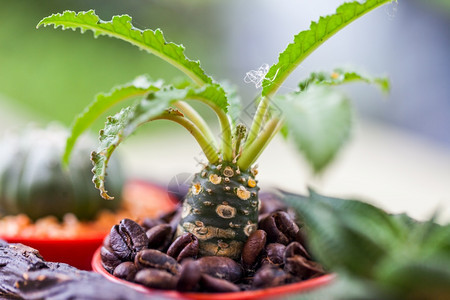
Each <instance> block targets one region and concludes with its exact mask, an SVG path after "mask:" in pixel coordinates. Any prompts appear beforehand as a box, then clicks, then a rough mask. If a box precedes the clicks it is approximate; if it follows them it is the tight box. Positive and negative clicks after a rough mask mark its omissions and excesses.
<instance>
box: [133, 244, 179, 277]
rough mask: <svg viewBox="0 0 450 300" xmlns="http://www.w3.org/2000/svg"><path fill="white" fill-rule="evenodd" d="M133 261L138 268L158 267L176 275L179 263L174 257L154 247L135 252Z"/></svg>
mask: <svg viewBox="0 0 450 300" xmlns="http://www.w3.org/2000/svg"><path fill="white" fill-rule="evenodd" d="M134 263H135V265H136V267H137V268H138V269H139V270H140V269H144V268H152V269H159V270H164V271H166V272H169V273H171V274H172V275H178V273H179V270H180V265H179V264H178V263H177V261H176V260H175V259H174V258H172V257H170V256H169V255H167V254H165V253H162V252H161V251H158V250H154V249H144V250H142V251H139V252H138V253H137V254H136V258H135V260H134Z"/></svg>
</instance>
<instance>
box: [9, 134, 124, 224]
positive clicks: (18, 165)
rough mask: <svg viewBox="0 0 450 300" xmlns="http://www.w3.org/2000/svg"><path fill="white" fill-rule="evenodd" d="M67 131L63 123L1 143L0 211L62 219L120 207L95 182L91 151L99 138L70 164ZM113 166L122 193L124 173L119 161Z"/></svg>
mask: <svg viewBox="0 0 450 300" xmlns="http://www.w3.org/2000/svg"><path fill="white" fill-rule="evenodd" d="M66 136H67V131H66V130H64V129H62V128H61V127H57V126H50V127H48V128H46V129H40V128H36V127H29V128H27V129H26V130H24V132H23V133H21V134H8V135H6V136H5V137H4V138H3V139H2V140H1V141H0V212H1V214H2V215H16V214H20V213H23V214H26V215H27V216H28V217H30V218H31V219H32V220H36V219H38V218H41V217H45V216H55V217H57V218H59V219H61V218H62V217H63V216H64V214H66V213H73V214H75V215H76V216H77V217H78V218H79V219H81V220H91V219H93V218H95V216H96V215H97V213H98V212H99V211H100V210H102V209H109V210H115V209H116V208H117V207H118V205H119V204H120V199H119V198H120V197H118V198H117V200H114V201H105V200H104V199H102V198H101V197H100V196H99V195H98V193H97V191H96V189H95V188H94V187H93V186H92V181H91V176H92V173H91V169H92V164H91V163H90V162H89V159H88V157H89V152H90V151H91V149H92V145H93V141H92V140H90V141H89V140H86V139H84V140H83V141H81V143H79V144H78V147H77V148H76V149H75V151H74V155H73V160H72V161H71V164H70V166H69V168H68V169H67V170H66V169H63V168H62V167H61V155H62V153H63V151H64V142H65V138H66ZM111 167H112V168H113V169H115V171H118V172H119V176H117V177H116V176H115V178H112V179H111V182H110V184H111V189H112V190H114V191H115V192H116V193H121V189H122V185H123V176H122V175H120V173H121V172H120V166H119V162H118V161H117V160H113V161H112V164H111Z"/></svg>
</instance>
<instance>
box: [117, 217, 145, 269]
mask: <svg viewBox="0 0 450 300" xmlns="http://www.w3.org/2000/svg"><path fill="white" fill-rule="evenodd" d="M109 241H110V245H111V248H112V249H113V250H114V253H115V254H116V255H117V256H118V257H119V258H120V259H122V260H133V259H134V256H135V255H136V253H137V252H138V251H140V250H142V249H145V248H146V247H147V245H148V238H147V235H146V234H145V231H144V229H143V228H142V227H141V226H140V225H139V224H138V223H136V222H134V221H133V220H130V219H123V220H122V221H120V224H119V225H115V226H114V227H113V228H112V229H111V232H110V234H109Z"/></svg>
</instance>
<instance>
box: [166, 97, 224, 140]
mask: <svg viewBox="0 0 450 300" xmlns="http://www.w3.org/2000/svg"><path fill="white" fill-rule="evenodd" d="M174 106H175V107H177V108H178V109H179V110H181V111H182V112H183V114H184V115H185V116H186V117H188V118H189V120H191V121H192V123H194V124H195V125H196V126H197V127H198V129H200V131H201V132H202V133H203V134H204V135H205V137H206V138H207V139H208V140H210V141H214V144H215V140H216V139H215V137H214V135H213V133H212V132H211V129H210V128H209V126H208V124H207V123H206V122H205V120H204V119H203V117H202V116H201V115H200V114H199V113H198V112H197V111H196V110H195V109H193V108H192V106H190V105H189V104H188V103H186V102H184V101H177V102H175V103H174Z"/></svg>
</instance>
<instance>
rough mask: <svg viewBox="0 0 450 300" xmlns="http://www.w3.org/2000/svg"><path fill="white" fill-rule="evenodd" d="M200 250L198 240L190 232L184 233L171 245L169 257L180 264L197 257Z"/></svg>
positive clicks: (168, 251) (168, 252)
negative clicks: (188, 258)
mask: <svg viewBox="0 0 450 300" xmlns="http://www.w3.org/2000/svg"><path fill="white" fill-rule="evenodd" d="M198 249H199V244H198V238H197V237H196V236H195V235H193V234H192V233H190V232H186V233H183V234H182V235H180V236H179V237H177V239H176V240H175V241H174V242H173V243H172V245H170V247H169V249H168V250H167V255H169V256H172V257H173V258H175V259H176V260H177V261H178V262H181V261H182V260H183V259H185V258H187V257H193V258H195V257H197V254H198Z"/></svg>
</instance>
